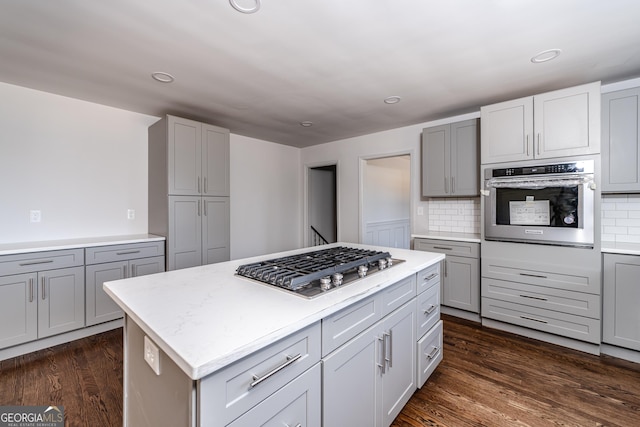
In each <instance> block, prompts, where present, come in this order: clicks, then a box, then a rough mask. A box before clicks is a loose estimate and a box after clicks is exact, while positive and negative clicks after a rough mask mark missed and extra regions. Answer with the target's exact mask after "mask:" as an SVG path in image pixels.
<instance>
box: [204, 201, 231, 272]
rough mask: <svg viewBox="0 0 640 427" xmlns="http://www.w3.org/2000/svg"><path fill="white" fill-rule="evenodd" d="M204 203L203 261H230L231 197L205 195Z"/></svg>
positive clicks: (209, 262) (210, 262) (206, 262)
mask: <svg viewBox="0 0 640 427" xmlns="http://www.w3.org/2000/svg"><path fill="white" fill-rule="evenodd" d="M202 204H203V216H202V254H203V260H202V263H203V264H212V263H215V262H221V261H229V257H230V245H229V243H230V232H229V222H230V221H229V198H228V197H203V198H202Z"/></svg>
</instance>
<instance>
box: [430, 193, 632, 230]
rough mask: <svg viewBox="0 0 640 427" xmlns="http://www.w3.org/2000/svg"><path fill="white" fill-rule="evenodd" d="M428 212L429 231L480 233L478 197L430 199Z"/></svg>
mask: <svg viewBox="0 0 640 427" xmlns="http://www.w3.org/2000/svg"><path fill="white" fill-rule="evenodd" d="M428 210H429V231H451V232H457V233H480V198H479V197H473V198H444V197H443V198H432V199H429V201H428ZM639 237H640V236H639Z"/></svg>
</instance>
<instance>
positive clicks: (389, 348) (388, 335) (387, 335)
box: [383, 331, 393, 368]
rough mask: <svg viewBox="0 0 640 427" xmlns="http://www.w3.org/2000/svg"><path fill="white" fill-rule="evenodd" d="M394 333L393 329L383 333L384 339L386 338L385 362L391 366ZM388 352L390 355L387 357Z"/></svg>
mask: <svg viewBox="0 0 640 427" xmlns="http://www.w3.org/2000/svg"><path fill="white" fill-rule="evenodd" d="M392 333H393V331H389V332H385V333H384V334H383V337H384V340H385V345H384V349H385V354H384V361H385V363H388V364H389V367H390V368H392V367H393V336H392V335H391V334H392ZM387 338H389V343H388V344H387ZM387 353H389V357H387Z"/></svg>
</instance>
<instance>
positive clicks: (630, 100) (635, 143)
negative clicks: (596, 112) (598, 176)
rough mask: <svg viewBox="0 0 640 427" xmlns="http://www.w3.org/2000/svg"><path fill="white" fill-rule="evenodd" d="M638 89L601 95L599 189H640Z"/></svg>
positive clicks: (604, 190)
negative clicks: (600, 167) (600, 166)
mask: <svg viewBox="0 0 640 427" xmlns="http://www.w3.org/2000/svg"><path fill="white" fill-rule="evenodd" d="M639 148H640V88H633V89H627V90H621V91H617V92H611V93H605V94H604V95H602V192H611V193H615V192H625V193H634V192H640V149H639Z"/></svg>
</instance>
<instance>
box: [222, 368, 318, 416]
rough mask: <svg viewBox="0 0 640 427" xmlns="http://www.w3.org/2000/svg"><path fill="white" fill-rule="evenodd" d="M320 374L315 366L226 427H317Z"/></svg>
mask: <svg viewBox="0 0 640 427" xmlns="http://www.w3.org/2000/svg"><path fill="white" fill-rule="evenodd" d="M320 372H321V368H320V363H317V364H316V365H315V366H314V367H313V368H311V369H309V370H308V371H307V372H305V373H304V374H302V375H300V376H299V377H298V378H296V379H294V380H293V381H291V382H290V383H289V384H287V385H286V386H284V387H282V388H281V389H280V390H278V391H277V392H275V393H274V394H272V395H271V396H269V397H268V398H266V399H265V400H264V401H262V402H261V403H259V404H258V405H256V406H255V407H254V408H253V409H251V410H250V411H248V412H247V413H245V414H244V415H242V416H241V417H240V418H238V419H237V420H235V421H233V422H232V423H231V424H229V426H228V427H283V426H290V427H296V426H300V427H321V425H322V419H321V409H320V408H321V402H320Z"/></svg>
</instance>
